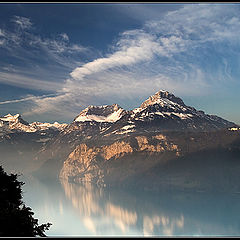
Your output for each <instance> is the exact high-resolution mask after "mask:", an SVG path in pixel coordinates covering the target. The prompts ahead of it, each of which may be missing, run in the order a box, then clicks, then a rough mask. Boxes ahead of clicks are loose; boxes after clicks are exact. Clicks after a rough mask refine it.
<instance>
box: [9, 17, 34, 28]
mask: <svg viewBox="0 0 240 240" xmlns="http://www.w3.org/2000/svg"><path fill="white" fill-rule="evenodd" d="M12 22H14V23H16V24H17V25H18V26H19V27H20V28H21V29H29V28H31V26H32V22H31V21H30V19H29V18H26V17H21V16H14V18H13V19H12Z"/></svg>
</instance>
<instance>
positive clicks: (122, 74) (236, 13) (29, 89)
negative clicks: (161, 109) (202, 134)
mask: <svg viewBox="0 0 240 240" xmlns="http://www.w3.org/2000/svg"><path fill="white" fill-rule="evenodd" d="M239 32H240V5H239V4H237V3H235V4H226V3H225V4H223V3H222V4H213V3H208V4H203V3H202V4H180V3H179V4H173V3H172V4H163V3H158V4H157V3H154V4H146V3H145V4H140V3H132V4H123V3H122V4H116V3H112V4H101V3H98V4H93V3H90V4H81V3H79V4H77V3H74V4H67V3H65V4H63V3H62V4H60V3H59V4H43V3H42V4H37V3H33V4H16V3H15V4H3V3H1V7H0V56H1V57H0V115H5V114H7V113H12V114H15V113H21V114H22V115H23V117H24V118H25V119H26V120H28V121H30V122H31V121H37V120H38V121H48V122H53V121H56V120H57V121H59V122H71V121H72V120H73V118H74V117H75V116H76V115H77V114H78V113H79V112H80V111H81V110H82V109H84V108H85V107H87V106H88V105H105V104H113V103H118V104H119V105H120V106H122V107H123V108H125V109H133V108H135V107H138V106H140V104H141V102H142V101H144V100H145V99H146V98H147V97H148V96H150V95H152V94H154V93H155V92H157V91H158V90H160V89H164V90H168V91H170V92H172V93H173V94H175V95H176V96H179V97H181V98H182V99H183V100H184V102H185V104H187V105H190V106H193V107H195V108H197V109H199V110H203V111H205V112H206V113H208V114H216V115H218V116H221V117H223V118H225V119H227V120H230V121H234V122H235V123H238V124H240V111H239V103H240V94H239V90H240V79H239V77H240V68H239V64H240V34H239Z"/></svg>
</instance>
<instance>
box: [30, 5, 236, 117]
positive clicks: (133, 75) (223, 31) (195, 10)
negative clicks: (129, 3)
mask: <svg viewBox="0 0 240 240" xmlns="http://www.w3.org/2000/svg"><path fill="white" fill-rule="evenodd" d="M239 29H240V18H239V10H238V9H236V8H234V6H231V5H215V4H211V5H209V4H199V5H197V4H189V5H184V7H182V8H180V9H178V10H176V11H171V12H169V13H168V14H165V15H164V16H163V17H162V18H161V19H160V20H154V21H148V22H147V23H146V24H145V25H144V26H143V27H142V29H135V30H131V31H125V32H123V33H122V34H121V35H120V36H119V40H118V41H117V42H116V44H114V45H113V46H112V51H111V52H110V53H109V54H106V55H105V57H101V58H96V59H95V60H93V61H90V62H88V63H85V64H81V65H80V66H78V67H74V68H73V70H72V71H71V73H70V77H69V78H68V79H66V81H65V83H64V85H63V87H62V89H61V90H59V91H58V92H60V93H61V95H59V96H56V97H50V96H49V97H47V98H43V99H37V100H35V104H36V106H37V107H36V108H34V109H33V111H32V112H29V114H35V113H44V112H52V111H54V112H57V114H63V113H64V114H65V113H67V112H68V113H70V112H73V111H79V110H80V109H79V108H82V107H85V105H88V104H103V103H104V104H112V103H114V102H117V103H120V102H122V103H124V102H126V101H127V100H129V101H130V100H131V101H132V100H133V99H136V98H139V96H141V95H144V96H145V95H149V94H152V93H154V92H156V91H157V90H159V89H166V90H169V91H172V92H173V93H175V94H176V95H181V96H184V95H204V94H207V93H209V92H211V91H212V90H213V89H214V87H215V86H216V84H221V82H219V79H218V81H216V80H215V78H216V77H218V76H219V71H217V70H214V69H210V70H211V72H210V70H207V69H206V67H205V66H206V64H205V58H209V57H211V53H212V52H211V51H215V52H214V54H219V52H218V51H219V49H218V46H217V44H218V43H226V42H228V43H229V42H230V43H231V44H238V42H239V40H240V36H239V34H238V32H239ZM64 36H65V35H64ZM62 38H63V40H64V41H59V40H52V39H51V40H50V39H44V40H43V39H41V38H34V39H33V40H32V41H33V43H34V44H39V45H40V46H42V47H43V48H46V49H47V50H46V51H49V52H50V53H51V54H52V56H57V57H59V55H58V54H61V53H63V52H66V51H68V52H71V51H75V50H79V51H83V50H84V49H82V48H81V46H78V45H70V44H69V38H68V36H67V35H66V36H65V37H63V35H62ZM64 38H65V39H64ZM68 44H69V45H68ZM208 44H210V45H211V48H210V50H209V49H208V48H207V47H209V46H210V45H208ZM212 46H214V47H212ZM228 46H229V45H228ZM229 48H231V46H229ZM224 51H228V50H227V49H224ZM219 58H221V54H219ZM224 59H225V60H224V62H222V64H223V65H221V66H223V71H222V72H221V73H222V74H224V75H227V77H228V79H230V78H231V76H230V71H229V68H230V66H229V63H228V60H227V59H226V57H225V58H224ZM61 60H63V59H61ZM220 62H221V61H218V62H217V63H216V64H221V63H220ZM139 104H140V103H139ZM78 109H79V110H78Z"/></svg>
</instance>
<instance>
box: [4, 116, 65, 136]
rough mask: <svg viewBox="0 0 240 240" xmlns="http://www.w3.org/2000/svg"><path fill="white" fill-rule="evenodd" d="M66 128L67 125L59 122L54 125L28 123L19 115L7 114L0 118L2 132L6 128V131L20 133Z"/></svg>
mask: <svg viewBox="0 0 240 240" xmlns="http://www.w3.org/2000/svg"><path fill="white" fill-rule="evenodd" d="M66 126H67V124H65V123H63V124H60V123H58V122H55V123H53V124H52V123H41V122H33V123H28V122H27V121H25V120H23V118H22V116H21V115H20V114H19V113H18V114H15V115H11V114H7V115H5V116H4V117H0V127H2V130H3V128H4V129H5V130H6V131H7V130H8V131H9V130H16V131H20V132H36V131H43V130H48V129H56V130H62V129H63V128H65V127H66Z"/></svg>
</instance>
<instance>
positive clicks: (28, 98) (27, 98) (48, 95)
mask: <svg viewBox="0 0 240 240" xmlns="http://www.w3.org/2000/svg"><path fill="white" fill-rule="evenodd" d="M51 96H56V94H45V95H42V96H33V95H31V96H28V97H25V98H21V99H15V100H8V101H2V102H0V105H4V104H11V103H19V102H27V101H33V100H35V101H36V100H38V99H41V98H46V97H51Z"/></svg>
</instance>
